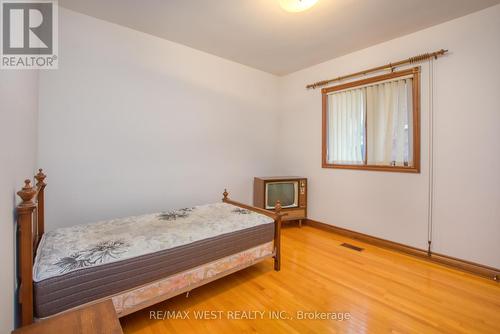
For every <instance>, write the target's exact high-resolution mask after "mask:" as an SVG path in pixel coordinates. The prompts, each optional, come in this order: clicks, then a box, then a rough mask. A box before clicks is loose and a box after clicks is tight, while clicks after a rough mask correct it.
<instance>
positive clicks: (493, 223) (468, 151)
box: [279, 5, 500, 268]
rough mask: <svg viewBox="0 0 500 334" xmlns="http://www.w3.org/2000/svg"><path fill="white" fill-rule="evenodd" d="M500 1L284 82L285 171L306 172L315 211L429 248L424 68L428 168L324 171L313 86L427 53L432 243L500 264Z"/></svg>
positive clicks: (357, 227)
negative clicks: (431, 77) (433, 54)
mask: <svg viewBox="0 0 500 334" xmlns="http://www.w3.org/2000/svg"><path fill="white" fill-rule="evenodd" d="M499 32H500V5H497V6H495V7H491V8H489V9H486V10H484V11H481V12H478V13H475V14H471V15H469V16H465V17H463V18H459V19H456V20H454V21H450V22H447V23H444V24H441V25H438V26H435V27H432V28H429V29H426V30H423V31H420V32H417V33H414V34H411V35H408V36H405V37H402V38H398V39H395V40H392V41H389V42H386V43H382V44H379V45H376V46H373V47H370V48H367V49H365V50H361V51H359V52H355V53H352V54H349V55H347V56H344V57H340V58H337V59H334V60H331V61H328V62H325V63H322V64H319V65H316V66H313V67H310V68H308V69H305V70H302V71H299V72H296V73H293V74H290V75H288V76H286V77H283V78H281V79H280V88H281V90H280V101H281V105H280V113H281V118H280V119H281V123H280V136H279V138H280V139H281V141H280V143H281V145H280V146H281V149H282V158H283V161H282V166H284V169H285V170H284V172H286V173H289V174H301V175H304V176H307V177H309V179H310V183H309V186H310V189H309V191H310V197H309V207H310V210H309V215H310V218H312V219H315V220H319V221H322V222H325V223H328V224H333V225H336V226H340V227H344V228H348V229H351V230H355V231H359V232H362V233H367V234H370V235H374V236H378V237H381V238H385V239H389V240H392V241H396V242H400V243H404V244H408V245H412V246H416V247H419V248H426V247H427V189H428V188H427V183H428V176H429V173H428V169H427V167H426V166H427V164H428V140H427V138H428V126H427V122H428V67H427V64H424V65H423V66H422V68H423V73H422V93H423V94H422V138H423V139H422V146H423V150H422V167H423V168H422V173H421V174H418V175H412V174H399V173H386V172H369V171H353V170H339V169H322V168H321V93H320V90H319V89H317V90H306V89H305V88H304V87H305V85H306V84H308V83H312V82H315V81H318V80H322V79H327V78H329V77H335V76H338V75H343V74H348V73H351V72H356V71H359V70H361V69H364V68H369V67H372V66H378V65H380V64H385V63H388V62H389V61H394V60H398V59H403V58H407V57H409V56H413V55H416V54H419V53H422V52H426V51H434V50H438V49H441V48H448V49H449V50H450V54H449V55H448V56H446V57H443V58H440V59H439V60H437V61H436V63H435V134H434V139H435V216H434V233H433V236H434V241H433V250H434V251H435V252H439V253H444V254H447V255H451V256H455V257H458V258H462V259H467V260H470V261H475V262H478V263H482V264H486V265H490V266H494V267H497V268H499V267H500V256H499V254H500V93H499V92H500V80H499V78H500V42H499V41H500V39H499Z"/></svg>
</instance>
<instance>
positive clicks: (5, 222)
mask: <svg viewBox="0 0 500 334" xmlns="http://www.w3.org/2000/svg"><path fill="white" fill-rule="evenodd" d="M37 101H38V73H37V72H36V71H25V70H22V71H21V70H19V71H16V70H8V71H6V70H3V71H0V254H1V258H2V260H1V264H2V270H0V305H2V306H1V308H0V309H1V312H0V333H10V331H11V330H12V329H13V327H14V305H15V300H14V291H15V287H16V280H15V277H16V271H15V262H14V257H15V249H16V246H15V236H16V233H15V229H14V226H15V225H14V224H15V220H14V219H15V218H14V208H15V206H16V203H18V198H16V197H17V196H16V192H17V191H18V190H20V188H21V187H22V186H23V180H24V179H26V178H29V177H31V178H32V176H33V175H34V171H35V161H36V138H37V107H38V102H37Z"/></svg>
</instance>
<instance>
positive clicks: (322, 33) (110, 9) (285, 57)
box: [59, 0, 500, 75]
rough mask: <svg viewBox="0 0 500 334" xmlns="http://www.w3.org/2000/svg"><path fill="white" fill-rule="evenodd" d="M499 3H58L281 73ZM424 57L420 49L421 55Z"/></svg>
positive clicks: (387, 0)
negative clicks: (293, 9)
mask: <svg viewBox="0 0 500 334" xmlns="http://www.w3.org/2000/svg"><path fill="white" fill-rule="evenodd" d="M497 3H500V0H319V1H318V3H317V4H316V6H314V7H313V8H311V9H309V10H307V11H305V12H301V13H288V12H285V11H284V10H282V9H281V7H280V6H279V1H278V0H142V1H139V0H106V1H103V0H85V1H82V0H59V4H60V5H61V6H63V7H65V8H69V9H72V10H75V11H78V12H81V13H84V14H87V15H90V16H94V17H97V18H100V19H103V20H107V21H110V22H113V23H117V24H120V25H123V26H126V27H129V28H132V29H135V30H139V31H142V32H146V33H149V34H151V35H155V36H158V37H161V38H165V39H167V40H170V41H173V42H177V43H180V44H184V45H187V46H190V47H192V48H195V49H198V50H202V51H205V52H208V53H211V54H214V55H217V56H220V57H222V58H226V59H230V60H233V61H235V62H238V63H241V64H245V65H248V66H251V67H254V68H257V69H260V70H263V71H266V72H269V73H273V74H277V75H284V74H288V73H291V72H294V71H297V70H300V69H303V68H306V67H309V66H311V65H314V64H318V63H321V62H323V61H326V60H329V59H332V58H335V57H338V56H341V55H345V54H347V53H350V52H353V51H355V50H359V49H363V48H366V47H368V46H370V45H374V44H377V43H380V42H383V41H386V40H390V39H393V38H396V37H398V36H403V35H406V34H409V33H412V32H415V31H418V30H421V29H423V28H426V27H430V26H433V25H436V24H439V23H442V22H445V21H448V20H451V19H453V18H456V17H460V16H463V15H466V14H469V13H472V12H475V11H478V10H481V9H483V8H486V7H489V6H492V5H495V4H497ZM422 51H427V50H422Z"/></svg>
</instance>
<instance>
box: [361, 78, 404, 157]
mask: <svg viewBox="0 0 500 334" xmlns="http://www.w3.org/2000/svg"><path fill="white" fill-rule="evenodd" d="M365 89H366V117H367V120H368V122H367V163H368V164H369V165H395V166H405V165H410V166H411V165H412V164H413V161H412V158H413V143H412V138H413V133H412V130H413V116H412V111H413V98H412V79H411V78H409V79H401V80H394V81H390V82H385V83H380V84H377V85H372V86H368V87H366V88H365Z"/></svg>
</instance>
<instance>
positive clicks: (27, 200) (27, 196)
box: [17, 180, 36, 206]
mask: <svg viewBox="0 0 500 334" xmlns="http://www.w3.org/2000/svg"><path fill="white" fill-rule="evenodd" d="M17 195H19V197H21V199H22V200H23V202H22V203H21V204H20V206H32V205H33V204H34V202H33V197H35V195H36V189H35V188H34V187H33V186H32V185H31V180H24V187H23V189H21V190H19V191H18V192H17Z"/></svg>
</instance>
